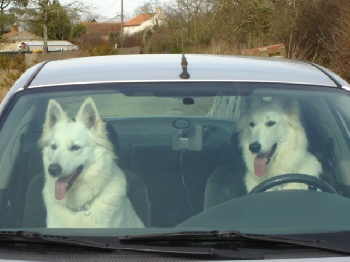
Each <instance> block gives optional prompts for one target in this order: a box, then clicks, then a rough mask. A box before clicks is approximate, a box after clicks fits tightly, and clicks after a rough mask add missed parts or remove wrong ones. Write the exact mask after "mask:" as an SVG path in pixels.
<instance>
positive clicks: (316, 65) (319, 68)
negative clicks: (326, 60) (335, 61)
mask: <svg viewBox="0 0 350 262" xmlns="http://www.w3.org/2000/svg"><path fill="white" fill-rule="evenodd" d="M302 62H305V63H307V64H309V65H312V66H313V67H316V68H317V69H318V70H320V71H321V72H322V73H324V74H325V75H326V76H328V77H329V79H330V80H332V81H333V82H334V83H335V84H336V86H337V88H339V89H343V85H342V84H340V83H339V82H338V81H337V80H336V79H335V78H334V77H333V76H332V75H331V74H330V73H329V72H328V71H327V70H325V69H324V68H323V67H321V66H320V65H318V64H315V63H312V62H309V61H302Z"/></svg>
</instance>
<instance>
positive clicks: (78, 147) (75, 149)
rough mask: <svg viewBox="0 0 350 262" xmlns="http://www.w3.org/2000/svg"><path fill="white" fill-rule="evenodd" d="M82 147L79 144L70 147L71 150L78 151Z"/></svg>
mask: <svg viewBox="0 0 350 262" xmlns="http://www.w3.org/2000/svg"><path fill="white" fill-rule="evenodd" d="M79 149H80V146H77V145H72V146H71V147H70V150H71V151H77V150H79Z"/></svg>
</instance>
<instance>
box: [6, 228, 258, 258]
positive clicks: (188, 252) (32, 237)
mask: <svg viewBox="0 0 350 262" xmlns="http://www.w3.org/2000/svg"><path fill="white" fill-rule="evenodd" d="M126 238H127V237H126ZM123 239H124V237H123ZM4 241H5V242H22V243H23V242H25V243H39V244H50V245H68V246H78V247H87V248H94V249H95V250H99V249H101V250H110V251H117V252H118V251H120V252H137V253H149V254H155V255H168V256H177V257H188V258H198V259H208V258H210V259H216V260H223V259H241V260H253V259H262V258H263V254H262V253H260V252H248V251H244V250H243V251H241V250H236V249H216V248H212V247H197V246H196V247H190V246H171V245H170V246H169V245H135V244H131V245H128V244H125V243H122V242H121V241H120V240H119V238H118V237H91V236H89V237H85V236H84V237H70V236H54V235H44V234H41V233H39V232H31V231H1V232H0V242H4Z"/></svg>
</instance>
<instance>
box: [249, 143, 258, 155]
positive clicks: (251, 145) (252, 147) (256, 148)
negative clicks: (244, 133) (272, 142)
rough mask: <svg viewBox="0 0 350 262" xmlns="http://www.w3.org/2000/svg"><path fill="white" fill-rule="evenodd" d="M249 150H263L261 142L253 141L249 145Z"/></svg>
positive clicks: (256, 151)
mask: <svg viewBox="0 0 350 262" xmlns="http://www.w3.org/2000/svg"><path fill="white" fill-rule="evenodd" d="M249 150H250V151H251V152H252V153H255V154H256V153H259V152H260V150H261V145H260V143H258V142H254V143H251V144H250V145H249Z"/></svg>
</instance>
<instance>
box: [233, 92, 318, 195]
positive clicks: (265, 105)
mask: <svg viewBox="0 0 350 262" xmlns="http://www.w3.org/2000/svg"><path fill="white" fill-rule="evenodd" d="M239 131H240V137H239V138H240V146H241V148H242V151H243V158H244V161H245V163H246V167H247V173H246V175H245V184H246V187H247V191H248V192H250V191H251V190H252V189H253V188H254V187H255V186H257V185H258V184H260V183H261V182H263V181H265V180H267V179H269V178H271V177H274V176H277V175H283V174H290V173H298V174H307V175H312V176H319V175H320V173H321V172H322V167H321V164H320V163H319V162H318V160H317V159H316V157H315V156H313V155H312V154H310V153H309V152H308V151H307V146H308V141H307V138H306V134H305V130H304V128H303V126H302V124H301V122H300V115H299V104H298V103H297V101H295V100H292V101H290V100H286V99H277V98H271V97H266V98H259V99H255V100H253V101H252V102H251V104H250V105H249V106H248V109H247V111H246V113H245V114H243V116H242V118H241V119H240V122H239ZM280 188H284V189H305V188H306V186H305V185H303V184H299V183H290V184H285V185H284V186H280Z"/></svg>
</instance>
